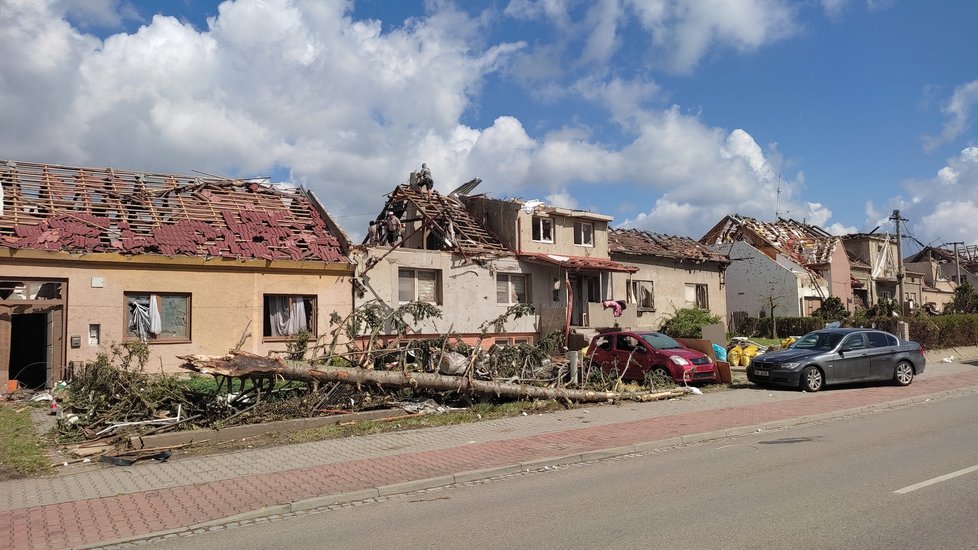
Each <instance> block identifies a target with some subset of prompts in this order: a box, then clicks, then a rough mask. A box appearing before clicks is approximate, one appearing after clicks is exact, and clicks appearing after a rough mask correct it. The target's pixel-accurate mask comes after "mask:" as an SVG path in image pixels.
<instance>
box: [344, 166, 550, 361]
mask: <svg viewBox="0 0 978 550" xmlns="http://www.w3.org/2000/svg"><path fill="white" fill-rule="evenodd" d="M472 186H473V187H474V185H472ZM390 217H393V218H394V219H396V220H397V222H387V220H388V219H389V218H390ZM375 221H376V223H377V227H379V228H380V229H379V230H378V236H377V239H376V240H375V241H374V242H371V241H370V235H369V234H368V237H367V239H366V240H365V241H364V242H363V243H362V245H360V246H356V247H354V248H353V251H352V252H351V257H352V259H353V261H354V262H355V264H356V266H357V267H356V274H357V280H358V284H357V287H358V289H359V290H358V292H357V293H356V296H355V299H354V305H355V307H361V306H364V305H367V304H369V303H377V304H382V305H383V306H385V307H386V308H389V309H387V311H390V310H393V309H395V308H397V307H399V306H401V305H403V304H406V303H409V302H415V301H421V302H428V303H431V304H434V305H436V306H437V307H438V308H439V309H440V310H441V317H440V318H438V319H430V320H428V321H425V322H424V323H422V324H421V325H420V326H418V327H415V329H414V332H413V333H412V334H411V335H410V336H412V337H417V338H431V337H437V336H441V335H443V334H447V333H450V332H451V333H454V334H456V335H458V336H459V337H461V338H462V339H463V340H464V341H466V342H468V343H470V344H474V343H476V342H477V341H478V340H479V338H480V335H481V332H482V328H484V327H483V325H485V324H486V323H487V322H488V321H491V320H493V319H495V318H497V317H499V316H500V315H503V314H504V313H506V311H507V309H508V308H509V307H510V306H512V305H515V304H521V303H529V301H530V300H531V297H532V291H531V286H532V283H531V281H530V277H529V276H528V275H527V274H526V273H524V272H523V270H522V268H521V266H520V263H519V261H518V260H517V258H516V254H514V253H513V251H511V250H509V249H508V248H507V247H506V246H504V245H503V244H502V243H501V242H500V241H499V240H498V239H497V238H496V237H495V236H494V235H493V234H492V233H490V232H489V231H487V230H486V228H485V226H484V225H483V224H482V222H481V221H480V220H478V219H477V218H475V217H474V216H473V215H472V214H471V213H470V212H469V211H468V210H467V209H466V208H465V205H464V204H463V203H462V202H461V201H460V200H459V199H458V198H457V197H456V196H454V195H452V194H449V195H444V194H441V193H438V192H437V191H433V192H432V196H431V197H430V198H429V197H427V196H425V193H424V192H423V191H422V190H421V189H419V188H418V187H415V186H412V185H408V184H405V185H399V186H397V187H396V188H395V189H394V190H393V192H391V194H390V196H389V199H388V201H387V203H386V205H385V207H384V210H383V212H381V213H380V215H378V216H377V219H376V220H375ZM388 223H391V224H392V225H395V226H400V227H401V228H400V229H399V230H398V231H397V235H394V236H393V237H392V238H391V239H390V240H389V239H388V238H387V235H388V233H389V231H388V229H387V225H388ZM504 328H505V333H499V334H496V333H494V332H492V331H489V332H487V338H486V339H485V340H483V344H484V345H490V344H493V343H498V344H512V343H532V342H535V341H536V338H537V336H538V334H539V331H538V329H537V316H536V315H531V316H526V317H522V318H520V319H518V320H512V321H510V322H509V323H507V324H506V326H505V327H504ZM384 334H389V331H387V332H385V333H384Z"/></svg>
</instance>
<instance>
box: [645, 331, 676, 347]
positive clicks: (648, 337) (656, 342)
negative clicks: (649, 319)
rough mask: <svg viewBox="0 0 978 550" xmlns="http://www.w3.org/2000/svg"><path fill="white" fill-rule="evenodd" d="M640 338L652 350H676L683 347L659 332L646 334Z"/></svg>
mask: <svg viewBox="0 0 978 550" xmlns="http://www.w3.org/2000/svg"><path fill="white" fill-rule="evenodd" d="M641 336H642V339H643V340H645V341H646V342H648V343H649V345H650V346H652V349H676V348H682V347H683V346H682V345H681V344H680V343H679V342H677V341H675V340H673V339H672V338H670V337H668V336H666V335H665V334H662V333H659V332H646V333H645V334H642V335H641Z"/></svg>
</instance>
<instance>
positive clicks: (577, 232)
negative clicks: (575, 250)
mask: <svg viewBox="0 0 978 550" xmlns="http://www.w3.org/2000/svg"><path fill="white" fill-rule="evenodd" d="M574 244H579V245H581V246H594V224H591V223H588V222H574Z"/></svg>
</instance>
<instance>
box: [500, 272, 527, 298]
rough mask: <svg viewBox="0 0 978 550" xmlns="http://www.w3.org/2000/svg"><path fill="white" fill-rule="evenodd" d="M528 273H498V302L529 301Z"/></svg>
mask: <svg viewBox="0 0 978 550" xmlns="http://www.w3.org/2000/svg"><path fill="white" fill-rule="evenodd" d="M526 287H527V284H526V275H523V274H516V273H498V274H496V303H497V304H503V305H512V304H525V303H528V296H527V292H526Z"/></svg>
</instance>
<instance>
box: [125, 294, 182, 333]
mask: <svg viewBox="0 0 978 550" xmlns="http://www.w3.org/2000/svg"><path fill="white" fill-rule="evenodd" d="M125 296H126V309H127V311H128V323H127V330H126V338H127V339H130V340H139V341H140V342H165V341H176V342H189V341H190V294H173V293H170V294H141V293H129V292H127V293H126V295H125Z"/></svg>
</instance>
